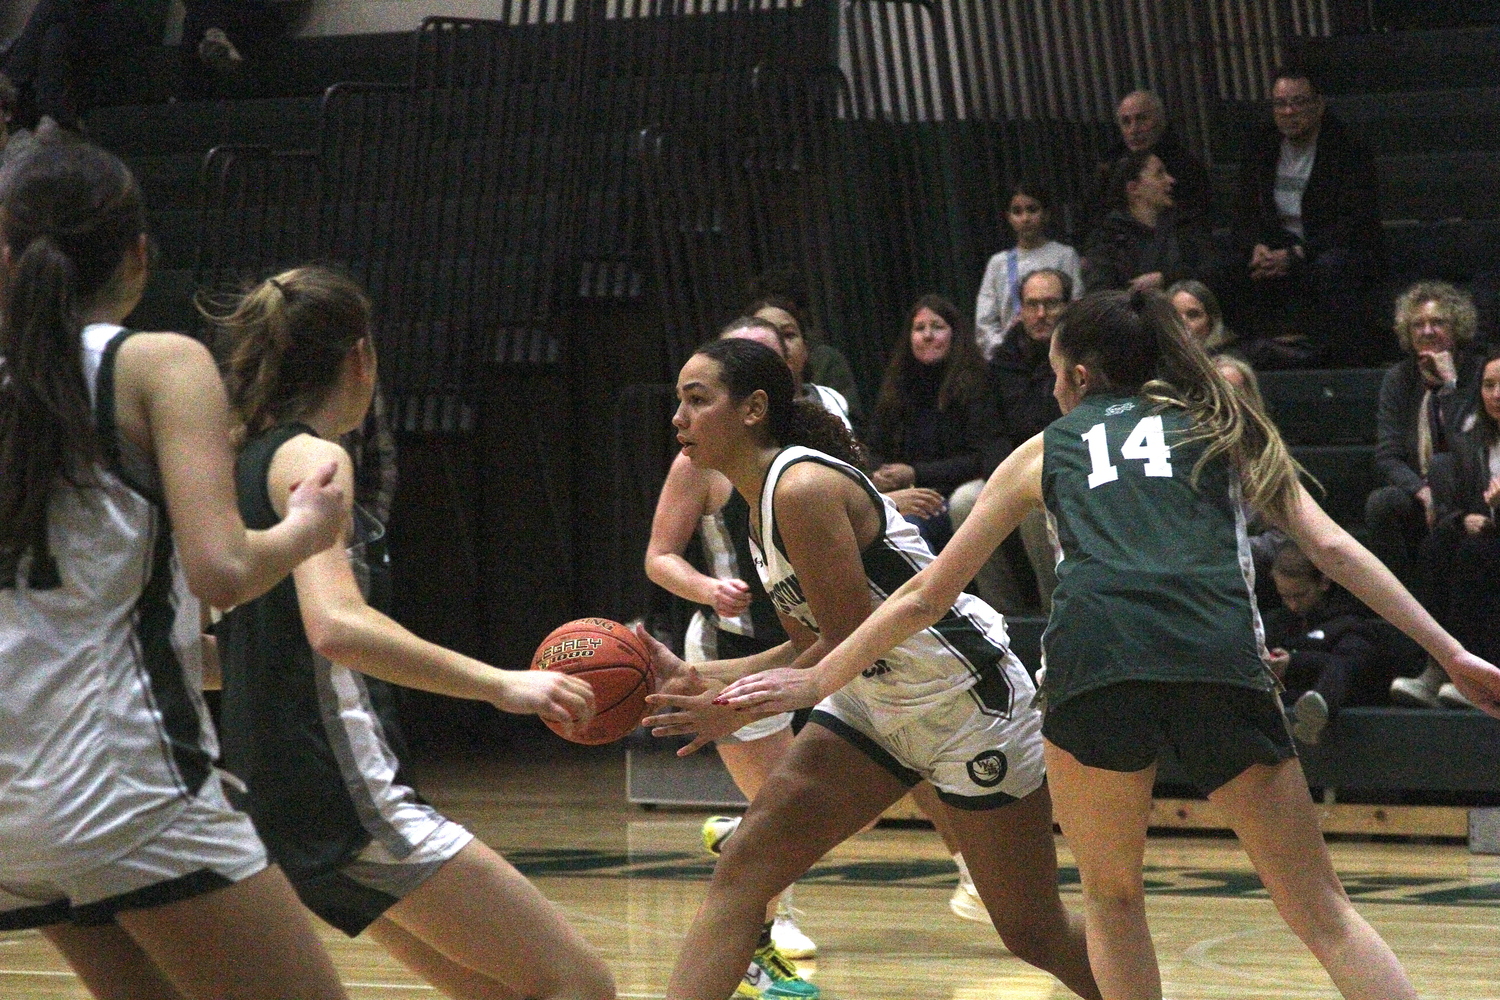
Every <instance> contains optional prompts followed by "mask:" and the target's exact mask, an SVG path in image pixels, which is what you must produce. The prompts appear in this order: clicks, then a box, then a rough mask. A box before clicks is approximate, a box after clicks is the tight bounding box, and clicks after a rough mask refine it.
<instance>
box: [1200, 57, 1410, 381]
mask: <svg viewBox="0 0 1500 1000" xmlns="http://www.w3.org/2000/svg"><path fill="white" fill-rule="evenodd" d="M1271 106H1272V111H1273V115H1274V118H1275V127H1274V128H1269V127H1268V128H1266V129H1265V130H1264V131H1262V132H1260V133H1258V134H1257V135H1256V136H1255V137H1254V138H1253V139H1252V140H1251V141H1250V143H1249V144H1248V146H1247V147H1246V149H1247V153H1246V156H1245V159H1244V161H1243V163H1242V164H1241V168H1240V181H1239V194H1238V199H1237V205H1236V210H1235V221H1234V239H1233V241H1232V242H1233V245H1234V248H1235V250H1234V252H1235V254H1236V256H1237V258H1238V260H1237V261H1236V262H1235V266H1234V272H1233V277H1234V280H1235V284H1234V288H1235V292H1236V294H1235V295H1234V296H1233V303H1234V306H1235V308H1231V310H1230V312H1231V318H1232V319H1233V321H1234V326H1235V329H1237V330H1238V331H1239V333H1240V335H1241V336H1242V337H1249V338H1254V339H1257V340H1265V341H1268V342H1269V343H1270V344H1275V343H1277V342H1280V343H1282V344H1283V345H1284V346H1283V348H1282V349H1281V350H1280V351H1268V352H1267V353H1266V354H1265V355H1264V356H1254V357H1252V360H1253V361H1255V363H1256V364H1257V365H1258V366H1260V367H1266V366H1268V365H1270V364H1273V363H1276V362H1277V361H1278V358H1279V360H1280V362H1281V364H1280V366H1281V367H1296V366H1298V365H1306V364H1315V363H1327V364H1336V365H1347V364H1363V363H1369V362H1371V361H1376V360H1379V359H1380V358H1382V357H1384V356H1386V352H1387V350H1388V347H1387V342H1386V340H1385V338H1384V337H1383V336H1382V335H1381V334H1380V333H1379V332H1378V322H1377V319H1376V317H1377V314H1378V307H1379V293H1380V282H1381V280H1382V278H1383V276H1384V274H1385V235H1384V231H1383V230H1382V229H1381V225H1380V190H1379V185H1378V183H1377V181H1376V177H1375V163H1374V160H1373V159H1371V157H1370V153H1369V151H1368V150H1366V149H1365V147H1364V146H1363V145H1362V144H1361V143H1360V142H1359V141H1358V140H1357V139H1355V138H1354V137H1353V136H1352V135H1350V134H1349V132H1348V131H1347V130H1346V129H1345V127H1344V125H1343V124H1342V123H1341V122H1340V121H1339V120H1338V119H1337V118H1335V117H1334V116H1333V115H1331V114H1328V113H1327V111H1326V107H1325V103H1324V100H1323V95H1322V94H1321V93H1320V92H1319V90H1318V88H1317V86H1316V85H1315V83H1314V81H1313V80H1311V79H1310V78H1309V77H1308V75H1307V73H1306V71H1305V70H1301V69H1282V70H1280V71H1278V73H1277V74H1276V81H1275V85H1274V87H1273V89H1272V101H1271Z"/></svg>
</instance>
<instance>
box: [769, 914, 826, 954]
mask: <svg viewBox="0 0 1500 1000" xmlns="http://www.w3.org/2000/svg"><path fill="white" fill-rule="evenodd" d="M800 912H801V911H799V910H794V909H793V908H792V907H790V906H788V905H787V904H786V902H785V901H784V900H783V901H782V902H781V903H778V904H777V906H776V919H775V921H773V922H772V924H771V943H772V944H774V945H776V950H777V951H779V952H781V953H782V954H783V955H785V956H786V957H787V958H816V957H817V955H818V946H817V945H816V944H814V943H813V939H812V938H810V937H808V936H807V935H806V934H804V933H802V928H800V927H798V926H797V916H798V915H799V914H800Z"/></svg>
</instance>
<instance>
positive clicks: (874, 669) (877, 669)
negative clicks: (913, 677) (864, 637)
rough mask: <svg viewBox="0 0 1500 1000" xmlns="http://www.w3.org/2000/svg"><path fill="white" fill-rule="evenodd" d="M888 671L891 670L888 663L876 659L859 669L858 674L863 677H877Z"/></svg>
mask: <svg viewBox="0 0 1500 1000" xmlns="http://www.w3.org/2000/svg"><path fill="white" fill-rule="evenodd" d="M890 672H891V665H890V664H889V663H887V662H885V661H884V660H876V661H875V662H874V663H872V664H871V665H870V666H868V667H866V668H865V669H863V670H861V671H860V672H859V676H861V677H864V678H873V677H879V676H880V675H882V674H888V673H890Z"/></svg>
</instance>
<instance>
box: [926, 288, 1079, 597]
mask: <svg viewBox="0 0 1500 1000" xmlns="http://www.w3.org/2000/svg"><path fill="white" fill-rule="evenodd" d="M1072 299H1073V279H1072V278H1071V277H1070V276H1068V275H1067V274H1066V273H1064V272H1062V271H1059V270H1055V269H1053V268H1050V267H1047V268H1039V269H1037V270H1035V271H1032V272H1030V273H1028V274H1027V275H1025V276H1024V277H1023V278H1022V279H1021V284H1020V300H1021V324H1020V326H1021V329H1020V332H1019V333H1015V334H1012V335H1011V336H1009V337H1007V338H1006V339H1005V341H1004V342H1003V343H1001V344H1000V346H999V347H997V348H996V349H995V355H994V357H993V358H991V359H990V365H989V383H990V392H991V393H992V394H993V396H994V399H995V406H996V408H997V409H998V410H999V415H1000V431H1001V433H1002V434H1003V435H1004V436H1005V437H1006V438H1008V439H1009V440H1010V441H1011V443H1012V444H1013V445H1014V444H1020V443H1021V442H1022V441H1025V440H1027V439H1028V438H1030V437H1032V436H1033V435H1036V434H1039V433H1041V431H1042V430H1043V428H1045V427H1046V426H1047V425H1048V424H1050V423H1051V422H1052V421H1054V420H1056V419H1057V418H1058V417H1060V416H1062V410H1060V409H1058V406H1057V400H1056V399H1055V398H1053V396H1052V384H1053V375H1052V366H1051V365H1050V364H1049V363H1048V361H1047V351H1048V349H1049V348H1050V347H1051V346H1052V333H1053V331H1054V330H1056V329H1057V322H1058V320H1060V319H1061V318H1062V314H1063V310H1064V309H1066V308H1067V305H1068V303H1069V302H1071V301H1072ZM951 507H952V504H950V508H951ZM950 514H951V510H950ZM959 523H960V522H959V521H958V520H955V522H954V527H955V528H956V527H957V526H958V524H959ZM1056 562H1057V560H1056V557H1055V556H1054V555H1053V552H1052V543H1051V541H1050V540H1049V539H1048V537H1047V520H1046V516H1045V515H1044V514H1042V512H1041V511H1040V510H1038V511H1033V512H1032V515H1031V516H1028V517H1027V518H1026V520H1025V521H1023V522H1021V526H1020V529H1019V531H1018V532H1017V533H1016V534H1015V535H1014V536H1012V539H1007V541H1006V543H1005V544H1004V545H1002V546H1001V547H1000V548H999V549H998V550H997V551H996V552H995V555H994V556H992V557H991V558H990V560H989V564H987V565H986V567H985V569H984V570H981V572H980V575H979V585H980V591H981V594H982V595H983V594H984V591H985V589H986V588H990V589H991V594H992V595H993V596H995V597H996V599H997V600H999V601H1000V602H1001V605H997V607H999V606H1007V607H1009V608H1010V610H1011V611H1012V612H1026V611H1040V612H1042V613H1044V614H1045V613H1046V612H1047V611H1048V610H1049V609H1050V608H1051V604H1052V590H1053V588H1055V587H1056V586H1057V573H1056V570H1055V569H1054V567H1055V565H1056ZM1033 579H1034V580H1035V583H1033Z"/></svg>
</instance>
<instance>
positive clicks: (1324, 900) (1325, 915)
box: [1272, 891, 1359, 957]
mask: <svg viewBox="0 0 1500 1000" xmlns="http://www.w3.org/2000/svg"><path fill="white" fill-rule="evenodd" d="M1272 898H1273V900H1274V901H1275V903H1276V911H1277V912H1278V913H1280V914H1281V919H1283V920H1285V921H1286V925H1287V927H1289V928H1290V929H1291V931H1292V933H1293V934H1295V935H1297V937H1298V939H1299V940H1301V941H1302V943H1303V944H1305V945H1307V947H1308V949H1309V950H1311V951H1312V952H1313V954H1315V955H1318V956H1319V957H1322V954H1323V953H1324V952H1325V951H1331V950H1334V949H1337V948H1338V947H1339V945H1340V944H1341V943H1342V942H1343V941H1344V940H1345V939H1346V938H1347V937H1348V935H1349V928H1350V926H1351V924H1352V922H1353V921H1356V920H1358V919H1359V918H1358V916H1357V915H1356V914H1355V912H1354V907H1353V906H1352V905H1351V904H1350V903H1349V900H1348V897H1347V896H1344V895H1343V893H1342V891H1339V892H1336V893H1334V892H1328V891H1325V892H1323V893H1320V894H1318V895H1316V896H1311V895H1309V896H1305V897H1300V898H1296V899H1287V898H1283V897H1280V896H1279V894H1273V897H1272Z"/></svg>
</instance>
